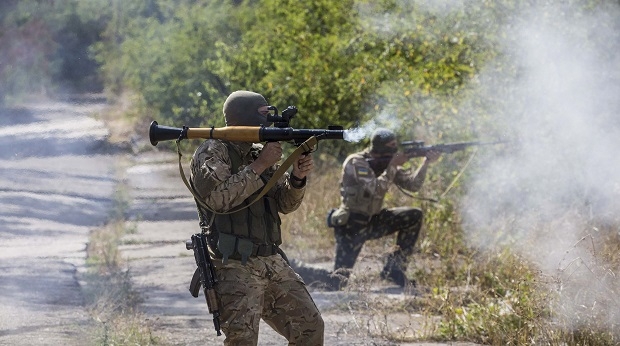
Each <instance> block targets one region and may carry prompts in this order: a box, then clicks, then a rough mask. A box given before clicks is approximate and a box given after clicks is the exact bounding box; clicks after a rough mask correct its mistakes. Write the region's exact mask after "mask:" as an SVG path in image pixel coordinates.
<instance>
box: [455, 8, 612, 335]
mask: <svg viewBox="0 0 620 346" xmlns="http://www.w3.org/2000/svg"><path fill="white" fill-rule="evenodd" d="M618 28H620V11H619V10H618V7H617V6H615V7H614V6H610V7H609V8H605V9H600V10H597V11H591V12H586V11H584V10H576V9H572V8H570V7H560V6H549V5H547V6H545V7H542V8H536V9H533V10H532V11H531V12H528V13H525V14H523V15H522V16H519V17H517V18H515V20H514V21H512V22H511V23H510V26H509V27H508V28H507V29H506V32H505V33H506V37H507V39H506V40H505V42H504V43H506V47H504V48H505V50H504V53H505V55H504V56H506V57H509V58H510V59H511V62H512V63H513V64H514V66H516V67H517V71H518V73H516V74H515V75H508V74H505V75H502V74H498V72H497V69H489V70H488V71H487V72H486V73H483V74H482V75H481V76H480V78H479V80H480V85H481V90H482V93H481V94H480V95H478V97H480V98H486V99H493V100H494V102H497V100H500V101H499V102H498V103H499V104H501V109H498V110H497V114H498V115H499V114H503V115H504V117H498V118H497V119H496V123H497V124H498V125H499V126H503V127H504V131H505V132H506V133H507V134H508V135H509V136H510V137H511V138H514V139H515V143H514V145H513V146H512V148H511V150H507V151H506V152H504V153H503V156H500V157H494V158H486V160H485V162H487V163H488V164H487V165H486V166H484V167H480V169H479V172H478V174H477V175H476V176H475V178H474V181H473V182H472V183H471V184H470V186H469V191H468V194H467V196H466V199H465V201H464V204H463V210H464V211H465V220H466V221H465V229H466V232H467V233H468V235H467V237H466V238H467V239H469V240H470V241H471V242H472V244H473V245H474V246H477V247H487V246H491V245H510V246H511V247H512V248H513V249H514V250H515V251H517V252H519V253H521V254H523V255H524V256H526V257H527V258H529V259H530V260H532V261H533V262H534V263H536V264H537V265H538V266H539V267H540V268H541V269H542V270H543V272H544V273H545V274H547V275H551V276H554V277H556V278H557V280H559V282H560V286H561V287H562V289H560V290H559V293H565V292H571V293H568V294H566V295H563V294H561V295H560V297H561V298H562V299H565V300H563V301H561V302H560V306H561V307H562V308H563V309H565V310H566V312H567V314H570V313H574V312H577V311H583V310H584V309H585V310H587V309H591V310H592V311H594V307H595V306H596V311H601V309H602V310H603V315H605V316H607V318H611V320H610V322H612V323H618V322H620V321H619V320H618V318H619V317H618V315H617V313H618V311H620V305H618V303H617V302H616V301H615V299H614V297H613V295H609V292H612V293H613V292H615V294H617V293H618V292H619V291H620V290H619V289H620V287H618V281H617V280H616V279H615V274H613V272H611V271H607V270H601V268H607V267H608V264H606V263H601V259H600V256H598V257H597V256H595V255H596V254H597V252H599V251H601V249H600V248H598V247H600V246H601V244H600V242H598V243H597V242H596V239H597V237H598V236H599V231H598V228H597V225H618V221H619V219H620V217H619V216H620V203H619V202H620V160H618V159H617V157H618V149H620V55H618V52H620V32H619V31H618ZM568 288H570V289H568ZM574 292H581V293H579V298H578V299H577V297H576V296H575V295H574V294H573V293H574ZM584 292H586V293H584ZM606 303H609V304H606ZM613 319H615V321H613Z"/></svg>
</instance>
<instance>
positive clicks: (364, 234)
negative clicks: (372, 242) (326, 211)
mask: <svg viewBox="0 0 620 346" xmlns="http://www.w3.org/2000/svg"><path fill="white" fill-rule="evenodd" d="M368 230H369V229H368V227H367V226H358V225H353V224H348V225H346V226H344V227H335V228H334V235H335V238H336V261H335V264H334V270H338V269H351V268H353V266H354V265H355V261H356V260H357V256H359V254H360V251H361V250H362V247H363V246H364V243H365V242H366V240H367V239H368Z"/></svg>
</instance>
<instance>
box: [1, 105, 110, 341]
mask: <svg viewBox="0 0 620 346" xmlns="http://www.w3.org/2000/svg"><path fill="white" fill-rule="evenodd" d="M87 101H88V100H81V101H80V103H67V102H45V103H37V104H32V105H29V106H28V107H20V108H13V109H9V110H7V109H4V110H1V111H0V148H2V150H1V151H0V166H1V167H2V169H1V170H0V239H1V242H0V344H1V345H84V342H85V341H86V340H88V338H90V337H91V335H92V333H91V332H90V328H91V320H90V319H89V316H88V315H87V314H86V313H85V311H84V307H83V298H82V292H81V288H80V284H79V282H78V279H77V277H76V273H77V271H78V270H81V269H83V267H84V260H85V251H84V250H85V247H86V242H87V240H88V234H89V231H90V230H91V229H92V228H93V227H96V226H99V225H102V224H104V223H105V222H106V220H107V216H108V209H109V207H110V205H111V200H110V196H111V195H112V191H113V189H114V187H115V186H116V181H115V179H114V168H115V167H114V155H110V154H109V148H107V147H106V136H107V130H106V129H105V127H104V125H103V124H102V123H100V122H98V121H96V120H94V119H93V118H92V114H93V113H94V112H97V111H98V110H100V109H101V108H102V107H103V104H102V103H101V100H94V101H95V103H92V102H87ZM90 101H93V100H90Z"/></svg>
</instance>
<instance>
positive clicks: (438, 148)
mask: <svg viewBox="0 0 620 346" xmlns="http://www.w3.org/2000/svg"><path fill="white" fill-rule="evenodd" d="M500 143H504V142H503V141H496V142H456V143H444V144H436V145H424V142H421V141H404V142H401V143H400V145H401V146H402V148H403V153H404V154H405V155H406V156H407V158H410V159H411V158H414V157H424V156H426V155H427V154H428V153H429V152H431V151H435V152H440V153H444V154H450V153H453V152H455V151H461V150H465V149H467V148H469V147H473V146H481V145H495V144H500ZM391 159H392V158H391V157H379V158H370V159H368V161H369V162H374V163H379V162H382V161H390V160H391Z"/></svg>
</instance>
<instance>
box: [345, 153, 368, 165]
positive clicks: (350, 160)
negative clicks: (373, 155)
mask: <svg viewBox="0 0 620 346" xmlns="http://www.w3.org/2000/svg"><path fill="white" fill-rule="evenodd" d="M344 163H345V165H346V164H352V165H360V164H361V165H367V164H368V162H367V161H366V152H365V151H360V152H357V153H353V154H350V155H349V156H347V158H346V159H345V160H344Z"/></svg>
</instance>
